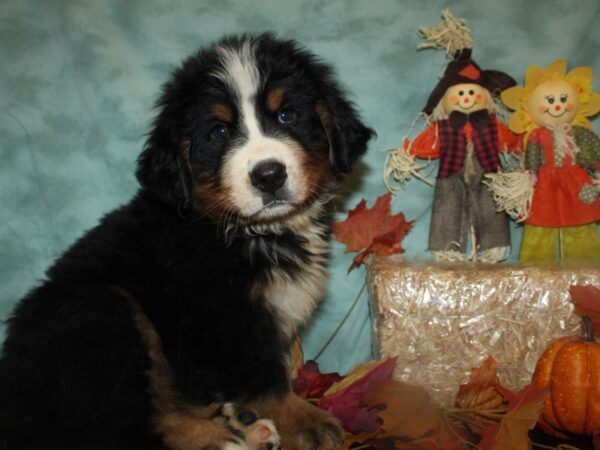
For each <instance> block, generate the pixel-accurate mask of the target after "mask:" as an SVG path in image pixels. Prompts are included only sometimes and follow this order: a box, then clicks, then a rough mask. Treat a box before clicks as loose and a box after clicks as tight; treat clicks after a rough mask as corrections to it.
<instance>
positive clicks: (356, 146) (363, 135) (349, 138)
mask: <svg viewBox="0 0 600 450" xmlns="http://www.w3.org/2000/svg"><path fill="white" fill-rule="evenodd" d="M315 109H316V111H317V114H318V115H319V117H320V119H321V124H322V125H323V129H324V130H325V134H326V135H327V140H328V142H329V162H330V164H331V167H332V169H333V171H334V172H335V173H349V172H350V171H351V170H352V167H353V166H354V163H356V161H358V159H359V158H360V157H361V156H362V155H363V154H364V153H365V151H366V150H367V143H368V142H369V140H370V139H371V138H372V137H373V136H374V135H375V132H374V131H373V130H372V129H370V128H368V127H367V126H365V125H364V124H363V123H362V121H361V119H360V117H359V116H358V113H357V112H356V109H355V108H354V106H353V105H352V104H351V103H350V102H348V101H347V100H345V99H344V98H343V96H342V95H341V94H340V93H339V92H334V93H333V94H331V95H328V96H326V97H325V100H319V101H318V102H317V104H316V106H315Z"/></svg>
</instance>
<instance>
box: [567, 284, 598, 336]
mask: <svg viewBox="0 0 600 450" xmlns="http://www.w3.org/2000/svg"><path fill="white" fill-rule="evenodd" d="M569 293H570V294H571V301H572V302H573V303H574V304H575V314H577V315H578V316H579V317H583V316H588V317H589V318H590V319H591V320H592V323H593V324H594V333H595V334H597V335H600V289H598V288H597V287H594V286H571V287H569Z"/></svg>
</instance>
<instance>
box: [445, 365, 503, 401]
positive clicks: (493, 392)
mask: <svg viewBox="0 0 600 450" xmlns="http://www.w3.org/2000/svg"><path fill="white" fill-rule="evenodd" d="M497 369H498V364H497V363H496V360H495V359H494V358H492V357H491V356H488V358H487V359H486V360H485V361H484V362H483V364H482V365H481V367H477V368H473V369H471V378H470V379H469V382H468V383H466V384H462V385H460V387H459V388H458V394H457V395H456V404H457V405H458V406H459V407H461V408H463V409H478V410H491V409H497V408H499V407H501V406H502V404H503V403H504V398H503V397H502V395H501V394H500V393H499V392H498V387H499V386H500V380H499V379H498V374H497Z"/></svg>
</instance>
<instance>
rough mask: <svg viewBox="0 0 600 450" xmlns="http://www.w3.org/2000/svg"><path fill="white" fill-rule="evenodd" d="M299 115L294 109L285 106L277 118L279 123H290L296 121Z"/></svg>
mask: <svg viewBox="0 0 600 450" xmlns="http://www.w3.org/2000/svg"><path fill="white" fill-rule="evenodd" d="M297 116H298V114H297V113H296V111H294V110H293V109H289V108H284V109H282V110H281V111H279V114H277V120H278V121H279V123H282V124H288V123H292V122H294V121H295V120H296V118H297Z"/></svg>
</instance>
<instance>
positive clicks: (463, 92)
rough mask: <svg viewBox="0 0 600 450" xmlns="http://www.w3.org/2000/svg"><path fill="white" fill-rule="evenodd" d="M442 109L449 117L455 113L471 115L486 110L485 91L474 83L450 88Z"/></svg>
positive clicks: (444, 98)
mask: <svg viewBox="0 0 600 450" xmlns="http://www.w3.org/2000/svg"><path fill="white" fill-rule="evenodd" d="M442 107H443V108H444V112H445V113H446V114H447V115H450V113H451V112H454V111H460V112H462V113H464V114H470V113H472V112H475V111H479V110H482V109H485V108H486V107H487V105H486V95H485V89H484V88H483V87H481V86H479V85H478V84H473V83H462V84H455V85H454V86H450V87H449V88H448V89H447V90H446V93H445V94H444V97H443V98H442Z"/></svg>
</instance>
